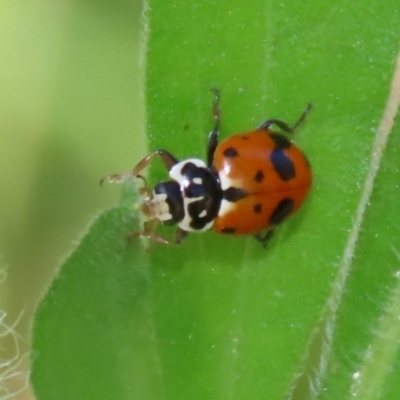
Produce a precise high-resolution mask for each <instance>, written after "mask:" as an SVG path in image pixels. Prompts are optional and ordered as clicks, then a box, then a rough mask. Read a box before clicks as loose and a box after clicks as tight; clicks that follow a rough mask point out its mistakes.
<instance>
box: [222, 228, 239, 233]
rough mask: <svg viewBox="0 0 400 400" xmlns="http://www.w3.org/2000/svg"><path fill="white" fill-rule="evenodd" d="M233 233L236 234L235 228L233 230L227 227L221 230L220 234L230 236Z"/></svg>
mask: <svg viewBox="0 0 400 400" xmlns="http://www.w3.org/2000/svg"><path fill="white" fill-rule="evenodd" d="M235 232H236V228H233V227H232V226H227V227H226V228H222V229H221V233H226V234H232V233H235Z"/></svg>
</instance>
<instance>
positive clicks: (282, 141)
mask: <svg viewBox="0 0 400 400" xmlns="http://www.w3.org/2000/svg"><path fill="white" fill-rule="evenodd" d="M270 136H271V139H272V140H273V141H274V143H275V146H276V148H277V149H279V150H284V149H288V148H289V147H290V146H291V145H292V142H291V141H290V140H289V139H288V138H287V137H285V136H283V135H280V134H279V133H271V135H270Z"/></svg>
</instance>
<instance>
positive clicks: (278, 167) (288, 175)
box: [270, 149, 296, 181]
mask: <svg viewBox="0 0 400 400" xmlns="http://www.w3.org/2000/svg"><path fill="white" fill-rule="evenodd" d="M270 160H271V163H272V165H273V167H274V170H275V171H276V173H277V174H278V175H279V177H280V178H281V179H282V180H283V181H290V180H291V179H293V178H294V177H295V175H296V169H295V167H294V164H293V162H292V160H291V159H290V158H289V157H288V156H287V155H286V154H285V152H284V151H283V150H279V149H276V150H273V151H272V152H271V155H270Z"/></svg>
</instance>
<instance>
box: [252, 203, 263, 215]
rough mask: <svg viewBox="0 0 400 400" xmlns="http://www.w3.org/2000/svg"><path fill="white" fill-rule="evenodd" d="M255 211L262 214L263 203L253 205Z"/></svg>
mask: <svg viewBox="0 0 400 400" xmlns="http://www.w3.org/2000/svg"><path fill="white" fill-rule="evenodd" d="M253 211H254V212H255V213H256V214H261V212H262V205H261V204H260V203H258V204H256V205H255V206H254V207H253Z"/></svg>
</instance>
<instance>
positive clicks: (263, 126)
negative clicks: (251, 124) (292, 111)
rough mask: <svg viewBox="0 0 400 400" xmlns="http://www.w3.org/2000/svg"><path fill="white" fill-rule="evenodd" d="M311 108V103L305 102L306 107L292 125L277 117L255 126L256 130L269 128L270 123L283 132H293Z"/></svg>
mask: <svg viewBox="0 0 400 400" xmlns="http://www.w3.org/2000/svg"><path fill="white" fill-rule="evenodd" d="M311 109H312V105H311V104H307V107H306V109H305V110H304V111H303V113H302V114H301V115H300V118H299V119H298V120H297V121H296V123H295V124H294V125H293V126H290V125H288V124H287V123H286V122H283V121H281V120H279V119H268V120H267V121H265V122H264V123H263V124H261V125H260V126H259V127H258V128H257V130H269V129H270V127H271V126H272V125H276V126H278V127H279V128H280V129H281V130H282V131H284V132H287V133H295V132H296V129H297V128H298V127H299V126H300V125H301V124H302V123H303V122H304V120H305V119H306V117H307V114H308V113H309V112H310V110H311Z"/></svg>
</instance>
